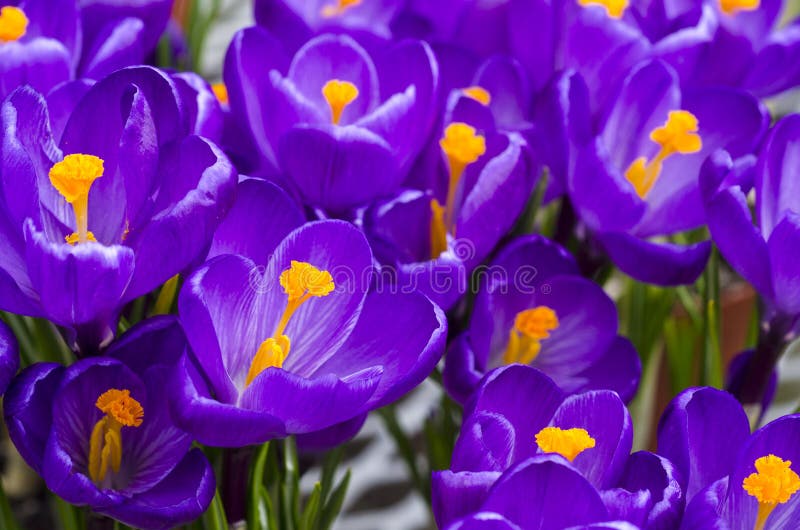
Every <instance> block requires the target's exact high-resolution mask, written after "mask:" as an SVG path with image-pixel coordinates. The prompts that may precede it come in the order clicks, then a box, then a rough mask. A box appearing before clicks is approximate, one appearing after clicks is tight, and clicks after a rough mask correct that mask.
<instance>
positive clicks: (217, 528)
mask: <svg viewBox="0 0 800 530" xmlns="http://www.w3.org/2000/svg"><path fill="white" fill-rule="evenodd" d="M203 526H204V527H205V529H206V530H228V520H227V518H226V517H225V508H224V507H223V506H222V497H220V495H219V490H217V492H216V494H215V495H214V499H213V500H212V501H211V506H209V507H208V510H206V513H204V514H203Z"/></svg>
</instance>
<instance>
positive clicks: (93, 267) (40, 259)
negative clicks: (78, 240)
mask: <svg viewBox="0 0 800 530" xmlns="http://www.w3.org/2000/svg"><path fill="white" fill-rule="evenodd" d="M24 230H25V240H26V243H27V244H26V246H27V249H26V256H25V261H26V262H27V264H28V271H29V273H30V276H31V282H32V284H33V286H34V288H35V289H36V292H38V293H39V296H40V298H41V304H42V306H43V307H44V308H45V310H46V311H47V314H48V316H49V318H51V319H52V320H53V321H55V322H57V323H59V324H61V325H64V326H73V325H75V324H84V323H89V322H93V321H99V322H104V323H106V324H110V321H111V319H112V317H113V315H114V313H115V312H116V311H117V310H118V308H119V306H120V304H121V302H122V297H123V295H124V293H125V289H126V288H127V287H128V284H129V282H130V279H131V276H132V274H133V266H134V255H133V251H132V250H131V249H130V248H127V247H122V246H111V247H107V246H104V245H101V244H99V243H91V242H90V243H82V244H78V245H75V246H71V245H68V244H67V243H65V242H56V243H53V242H52V241H48V240H47V237H46V236H45V235H44V234H43V233H42V232H39V231H38V230H37V229H36V228H35V227H34V226H33V222H32V221H28V222H26V223H25V227H24Z"/></svg>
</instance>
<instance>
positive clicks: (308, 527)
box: [300, 482, 322, 530]
mask: <svg viewBox="0 0 800 530" xmlns="http://www.w3.org/2000/svg"><path fill="white" fill-rule="evenodd" d="M321 497H322V486H321V485H320V483H319V482H317V483H316V484H314V489H313V490H312V492H311V495H309V497H308V502H307V503H306V506H305V509H304V510H303V515H302V516H301V517H300V530H313V529H314V528H316V525H317V521H318V520H319V507H320V503H321V502H322V501H321Z"/></svg>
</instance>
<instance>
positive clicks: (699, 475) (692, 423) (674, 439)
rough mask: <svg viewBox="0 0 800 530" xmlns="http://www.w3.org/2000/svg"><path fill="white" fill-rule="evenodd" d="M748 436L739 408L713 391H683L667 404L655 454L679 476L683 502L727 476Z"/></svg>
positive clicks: (726, 395) (747, 425)
mask: <svg viewBox="0 0 800 530" xmlns="http://www.w3.org/2000/svg"><path fill="white" fill-rule="evenodd" d="M749 434H750V427H749V422H748V420H747V416H745V413H744V411H743V410H742V406H741V405H740V404H739V403H738V402H737V401H736V399H734V397H733V396H732V395H730V394H728V393H727V392H723V391H721V390H716V389H713V388H707V387H704V388H691V389H688V390H684V391H683V392H681V393H680V394H678V396H677V397H676V398H675V399H673V400H672V402H670V404H669V406H668V407H667V410H666V411H665V412H664V414H663V415H662V416H661V420H660V421H659V425H658V453H659V454H660V455H663V456H665V457H666V458H668V459H669V460H670V461H671V462H672V463H673V464H674V465H675V467H676V468H677V469H678V471H679V472H680V479H681V485H682V486H683V489H684V491H685V494H686V500H687V502H688V501H691V499H692V497H694V496H695V494H697V492H698V491H700V490H701V489H703V488H705V487H706V486H708V485H710V484H711V483H712V482H714V481H716V480H717V479H719V478H721V477H724V476H726V475H728V474H729V473H730V472H731V469H732V465H733V462H734V461H735V457H736V455H737V454H738V452H739V449H740V448H741V446H742V444H743V443H744V442H745V440H747V438H748V436H749Z"/></svg>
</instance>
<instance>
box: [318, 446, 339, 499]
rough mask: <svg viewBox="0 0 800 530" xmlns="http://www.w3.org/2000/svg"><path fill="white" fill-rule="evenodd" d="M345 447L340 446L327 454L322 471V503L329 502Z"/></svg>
mask: <svg viewBox="0 0 800 530" xmlns="http://www.w3.org/2000/svg"><path fill="white" fill-rule="evenodd" d="M343 450H344V449H343V446H341V445H340V446H338V447H336V448H335V449H332V450H330V451H328V452H327V454H326V455H325V460H324V461H323V462H322V471H321V473H320V481H319V483H320V487H321V489H322V502H323V503H325V502H327V500H328V495H329V494H330V491H331V487H332V486H333V479H334V477H335V475H336V469H337V468H338V467H339V462H341V460H342V452H343Z"/></svg>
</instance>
